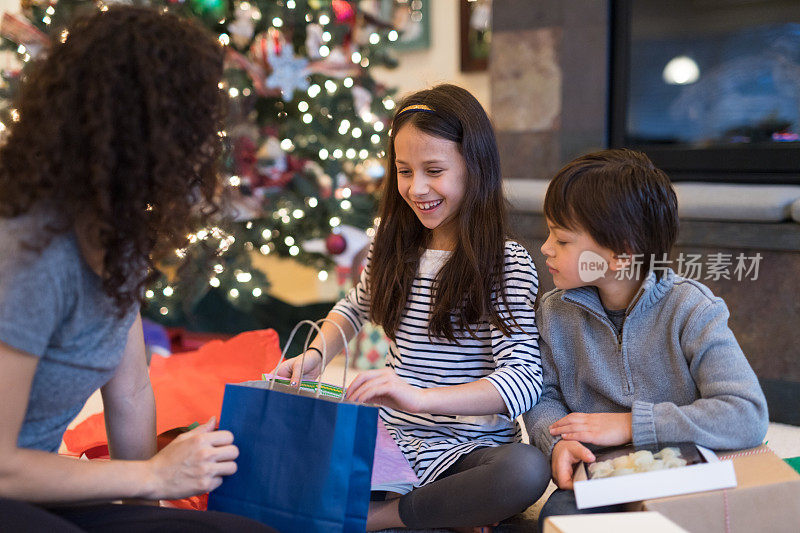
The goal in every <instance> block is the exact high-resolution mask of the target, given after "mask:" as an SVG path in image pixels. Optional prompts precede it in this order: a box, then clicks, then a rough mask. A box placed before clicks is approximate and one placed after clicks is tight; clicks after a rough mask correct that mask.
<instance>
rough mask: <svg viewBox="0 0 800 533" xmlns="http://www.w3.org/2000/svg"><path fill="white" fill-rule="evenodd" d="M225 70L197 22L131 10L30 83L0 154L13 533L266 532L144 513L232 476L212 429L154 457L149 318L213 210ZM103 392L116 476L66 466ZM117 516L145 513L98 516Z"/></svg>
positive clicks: (5, 405)
mask: <svg viewBox="0 0 800 533" xmlns="http://www.w3.org/2000/svg"><path fill="white" fill-rule="evenodd" d="M222 61H223V51H222V49H221V47H220V46H219V45H218V44H217V43H216V42H215V41H214V40H213V38H212V37H211V36H209V35H208V34H206V33H205V32H204V31H203V30H202V29H200V28H199V27H197V26H195V25H193V24H192V23H190V22H188V21H184V20H181V19H179V18H177V17H175V16H173V15H169V14H165V13H160V12H156V11H153V10H149V9H145V8H136V7H122V6H120V7H112V8H111V9H109V10H108V11H107V12H96V13H94V14H92V15H89V16H87V17H85V18H82V19H80V20H78V21H77V22H75V23H74V24H73V25H71V26H70V27H69V28H68V32H67V33H62V34H61V38H60V39H58V40H57V41H55V42H54V43H53V44H52V45H51V49H50V50H49V51H48V55H47V57H46V58H45V59H44V60H42V61H41V62H40V64H38V65H35V66H34V67H33V69H32V71H31V72H30V73H28V74H27V76H26V79H25V80H23V83H22V87H21V91H20V96H19V100H18V102H17V109H18V111H19V120H17V121H15V122H14V123H12V124H11V125H10V127H9V132H8V137H7V140H6V142H5V144H4V145H3V146H2V147H0V523H2V524H3V528H4V529H5V528H9V529H10V530H14V531H18V530H40V529H43V528H45V527H49V528H51V529H53V530H56V531H83V530H97V529H99V530H103V531H114V530H116V529H118V528H125V530H126V531H132V530H140V529H147V530H151V529H157V530H158V531H176V530H196V529H197V528H200V529H202V530H204V531H205V530H209V531H213V530H220V531H221V530H226V531H227V530H231V529H235V530H265V529H268V528H266V526H263V525H261V524H257V523H255V522H251V521H249V520H246V519H244V518H240V517H236V516H232V515H226V514H223V513H197V512H193V511H182V510H177V509H160V508H157V507H154V506H146V505H144V503H147V500H158V499H175V498H182V497H185V496H189V495H194V494H199V493H203V492H206V491H208V490H212V489H214V488H215V487H217V486H218V485H219V484H220V483H221V480H222V477H223V476H226V475H230V474H232V473H234V472H235V471H236V464H235V462H234V460H235V459H236V457H237V455H238V450H237V448H236V446H234V445H233V436H232V435H231V434H230V432H226V431H214V420H213V419H212V420H209V421H208V422H207V423H206V424H203V425H201V426H200V427H198V428H196V429H195V430H194V431H191V432H189V433H186V434H184V435H183V436H181V437H178V439H176V440H175V441H174V442H173V443H172V444H170V445H169V446H167V447H166V448H164V449H163V450H162V451H161V452H159V453H155V452H156V439H155V427H156V425H155V404H154V398H153V390H152V387H151V385H150V381H149V378H148V373H147V365H146V361H145V354H144V342H143V337H142V324H141V319H140V316H139V304H140V298H141V295H142V290H143V286H144V284H145V283H146V281H147V279H146V278H147V273H148V270H150V271H152V267H153V260H154V258H156V259H157V258H158V257H159V254H162V253H164V252H165V251H166V250H174V249H175V248H176V247H180V246H182V245H183V244H184V241H185V239H186V235H187V233H188V232H189V230H190V227H189V222H188V221H189V219H190V216H189V215H190V211H192V205H193V204H195V203H197V202H203V205H210V206H213V205H214V202H213V197H214V193H215V190H216V188H217V178H216V171H215V170H216V169H215V165H216V162H217V159H218V157H219V151H220V146H219V138H218V131H219V130H220V128H221V121H222V105H223V100H222V97H221V92H220V90H219V87H218V85H217V84H218V82H219V80H220V79H221V77H222ZM206 214H207V213H206ZM97 388H100V389H101V391H102V396H103V403H104V405H105V417H106V427H107V433H108V441H109V447H110V450H111V457H112V460H111V461H107V462H100V461H76V460H74V459H71V458H67V457H61V456H58V455H57V454H56V453H55V452H57V450H58V448H59V445H60V442H61V438H62V435H63V432H64V430H65V429H66V427H67V425H68V424H69V422H70V421H71V420H72V419H73V418H74V417H75V415H77V414H78V412H79V411H80V409H81V407H82V406H83V404H84V402H85V401H86V399H87V398H88V397H89V396H90V395H91V394H92V393H93V392H94V391H95V390H96V389H97ZM120 499H121V500H124V501H126V503H134V504H133V505H116V504H111V503H105V504H98V503H97V502H110V501H113V500H120ZM139 501H140V504H139V505H136V504H135V503H136V502H139ZM78 503H80V504H81V505H76V504H78ZM87 504H88V505H87Z"/></svg>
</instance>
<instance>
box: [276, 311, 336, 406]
mask: <svg viewBox="0 0 800 533" xmlns="http://www.w3.org/2000/svg"><path fill="white" fill-rule="evenodd" d="M303 324H308V325H309V326H310V327H311V328H310V329H309V331H308V336H307V337H306V342H305V347H308V340H309V339H310V338H311V331H312V330H316V332H317V334H318V335H319V334H320V333H322V330H321V329H320V328H319V326H318V325H317V323H316V322H314V321H312V320H301V321H300V322H298V323H297V324H296V325H295V327H294V328H292V332H291V333H289V339H288V340H287V341H286V344H284V345H283V350H282V351H281V358H280V359H279V360H278V364H277V365H276V366H275V368H276V369H277V368H278V367H279V366H281V363H283V361H284V360H285V359H286V352H288V351H289V346H291V344H292V339H294V335H295V333H297V330H298V329H300V327H301V326H302V325H303ZM327 351H328V349H327V345H326V343H325V337H324V336H322V361H323V363H324V362H325V352H327ZM300 357H301V359H300V372H301V375H300V378H299V379H298V380H297V392H300V385H301V383H302V382H303V375H302V371H303V365H305V357H306V350H305V349H304V350H303V355H301V356H300ZM323 368H324V366H323ZM275 374H276V373H275V372H273V374H272V379H270V380H269V385H268V388H269V390H272V389H273V387H274V386H275V380H276V379H277V376H276V375H275ZM321 381H322V372H320V373H319V381H318V382H317V383H318V385H317V396H319V383H321Z"/></svg>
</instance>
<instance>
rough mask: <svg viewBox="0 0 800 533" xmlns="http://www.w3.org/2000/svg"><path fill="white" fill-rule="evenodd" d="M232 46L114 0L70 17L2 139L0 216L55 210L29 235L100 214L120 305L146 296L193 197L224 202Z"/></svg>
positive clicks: (185, 223) (35, 68) (181, 233)
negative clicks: (218, 192)
mask: <svg viewBox="0 0 800 533" xmlns="http://www.w3.org/2000/svg"><path fill="white" fill-rule="evenodd" d="M222 63H223V50H222V48H221V47H220V46H219V44H218V43H216V41H215V40H214V39H213V37H211V35H210V34H208V33H207V32H206V31H205V30H203V29H202V28H201V27H200V26H198V25H196V24H194V23H191V22H189V21H186V20H182V19H179V18H177V17H176V16H173V15H169V14H165V13H160V12H158V11H155V10H151V9H147V8H140V7H128V6H112V7H111V8H110V9H108V11H107V12H95V13H94V14H92V15H89V16H87V17H85V18H81V19H79V20H77V21H76V22H74V23H73V24H71V25H70V27H69V28H68V36H67V37H66V39H65V41H64V42H63V43H62V42H61V39H56V40H54V42H53V43H52V45H51V49H50V50H49V51H48V55H47V57H46V58H45V59H44V60H41V61H40V62H39V63H38V64H35V65H31V69H30V71H29V72H27V73H26V78H27V79H25V80H23V83H22V86H21V89H20V94H19V97H18V100H17V101H16V107H17V109H18V110H19V114H20V117H19V121H18V122H15V123H12V124H10V125H9V126H10V130H9V134H8V138H7V140H6V142H5V144H4V145H3V146H2V147H0V217H5V218H9V217H16V216H19V215H22V214H25V213H28V212H29V211H30V210H31V208H32V207H34V206H37V205H45V206H48V211H49V212H50V213H51V216H53V217H54V220H53V223H52V224H48V225H47V226H46V227H45V229H44V230H43V231H41V232H36V233H35V234H34V235H35V236H34V237H33V238H31V239H29V240H28V241H26V242H25V243H24V244H25V245H26V246H28V247H32V248H37V247H40V246H43V245H45V244H46V243H47V242H48V241H49V239H50V238H52V236H53V235H55V234H58V233H61V232H65V231H69V230H71V229H73V228H75V227H76V224H77V222H78V221H79V220H90V221H91V223H92V224H93V225H94V229H96V230H97V232H96V233H97V235H96V238H95V239H94V240H95V241H96V242H93V243H92V245H93V246H96V247H97V248H98V249H99V250H102V251H103V252H104V259H103V269H102V270H103V274H102V278H103V288H104V290H105V292H106V293H107V294H108V295H109V296H110V297H111V298H112V299H113V301H114V304H115V307H116V308H117V311H118V312H120V313H121V312H124V310H125V309H127V308H128V307H129V306H130V305H131V304H133V303H134V302H135V301H137V300H139V298H140V297H141V292H142V287H143V285H144V283H145V282H146V279H145V277H144V275H143V274H144V272H143V271H144V270H145V267H148V266H149V267H151V268H152V267H153V254H154V253H156V255H158V252H159V251H165V250H174V249H175V248H177V247H180V246H182V245H183V244H184V243H185V241H186V237H187V234H188V232H189V231H190V229H191V228H190V218H191V217H190V210H191V209H192V204H194V203H196V202H198V201H201V200H204V201H205V202H206V205H212V206H213V205H214V204H213V197H214V194H215V189H216V187H217V176H216V162H217V160H218V158H219V154H220V148H221V147H220V142H219V139H218V136H217V133H218V131H219V130H221V129H222V126H221V125H222V118H223V117H222V110H223V107H222V102H223V100H222V96H221V91H220V89H219V87H218V83H219V81H220V79H221V77H222Z"/></svg>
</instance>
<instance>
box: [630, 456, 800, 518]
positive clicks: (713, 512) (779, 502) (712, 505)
mask: <svg viewBox="0 0 800 533" xmlns="http://www.w3.org/2000/svg"><path fill="white" fill-rule="evenodd" d="M719 458H720V459H723V460H724V459H731V460H732V461H733V466H734V469H735V470H736V479H737V482H738V484H737V486H736V488H733V489H726V490H714V491H708V492H700V493H695V494H685V495H681V496H671V497H669V498H658V499H653V500H645V501H643V502H639V503H638V504H634V505H635V508H636V509H637V510H644V511H657V512H659V513H661V514H662V515H664V516H665V517H667V518H669V519H670V520H672V521H673V522H675V523H676V524H677V525H679V526H681V527H682V528H684V529H686V530H688V531H690V532H691V533H753V532H762V531H763V532H769V533H773V532H775V533H779V532H784V531H785V532H787V533H789V532H791V533H797V532H798V531H800V474H798V473H797V472H795V471H794V470H793V469H792V468H791V467H790V466H789V465H787V464H786V463H785V462H784V461H783V460H782V459H780V458H779V457H778V456H776V455H775V454H774V453H773V452H772V450H770V449H769V448H768V447H767V446H765V445H762V446H759V447H758V448H753V449H751V450H743V451H741V452H733V453H729V454H725V453H722V454H719Z"/></svg>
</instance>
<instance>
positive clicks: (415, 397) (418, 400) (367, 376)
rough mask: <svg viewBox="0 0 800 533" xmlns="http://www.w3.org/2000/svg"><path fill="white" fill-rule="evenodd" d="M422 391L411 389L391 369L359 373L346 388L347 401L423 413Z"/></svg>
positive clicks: (423, 391)
mask: <svg viewBox="0 0 800 533" xmlns="http://www.w3.org/2000/svg"><path fill="white" fill-rule="evenodd" d="M424 393H425V390H424V389H420V388H417V387H412V386H411V385H409V384H408V383H406V381H405V380H403V379H402V378H400V376H398V375H397V374H395V373H394V371H393V370H392V369H391V368H381V369H380V370H367V371H365V372H361V373H360V374H359V375H358V377H356V379H354V380H353V382H352V383H351V384H350V386H349V387H348V388H347V399H348V400H350V401H353V402H360V403H376V404H379V405H384V406H386V407H389V408H391V409H398V410H400V411H408V412H410V413H423V412H426V411H425V406H424V401H423V399H424Z"/></svg>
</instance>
